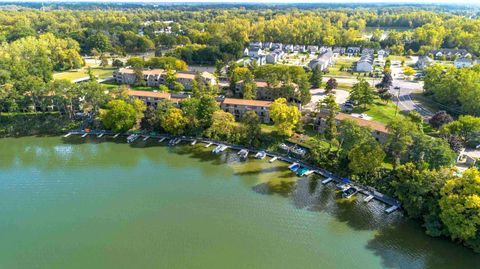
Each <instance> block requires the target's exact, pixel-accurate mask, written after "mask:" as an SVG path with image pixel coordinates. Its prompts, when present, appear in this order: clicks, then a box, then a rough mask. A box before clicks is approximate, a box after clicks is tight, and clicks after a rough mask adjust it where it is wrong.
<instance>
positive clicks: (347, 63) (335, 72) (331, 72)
mask: <svg viewBox="0 0 480 269" xmlns="http://www.w3.org/2000/svg"><path fill="white" fill-rule="evenodd" d="M356 61H358V58H348V59H347V58H339V59H337V60H336V61H335V64H334V65H332V66H330V67H329V68H328V73H327V74H326V75H325V76H342V77H354V78H355V77H356V75H355V74H353V75H352V74H350V73H349V72H348V71H346V70H349V69H351V68H352V65H353V64H354V63H355V62H356ZM342 66H343V67H344V69H345V70H342V71H340V69H341V68H342Z"/></svg>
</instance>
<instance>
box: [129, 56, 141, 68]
mask: <svg viewBox="0 0 480 269" xmlns="http://www.w3.org/2000/svg"><path fill="white" fill-rule="evenodd" d="M127 65H128V66H131V67H132V68H134V69H135V68H138V69H143V68H144V67H145V61H144V60H143V59H142V58H140V57H131V58H130V59H128V60H127Z"/></svg>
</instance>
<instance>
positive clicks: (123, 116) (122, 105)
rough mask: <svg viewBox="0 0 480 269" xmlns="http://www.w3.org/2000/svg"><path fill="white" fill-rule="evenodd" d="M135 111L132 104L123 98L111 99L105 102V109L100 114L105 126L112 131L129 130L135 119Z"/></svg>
mask: <svg viewBox="0 0 480 269" xmlns="http://www.w3.org/2000/svg"><path fill="white" fill-rule="evenodd" d="M136 116H137V115H136V112H135V109H134V108H133V106H132V105H130V104H127V103H126V102H125V101H123V100H112V101H110V102H108V104H107V110H106V111H104V112H102V113H101V114H100V118H101V120H102V123H103V125H104V126H105V128H107V129H109V130H112V131H113V132H125V131H128V130H130V129H131V128H132V127H133V126H134V125H135V121H136Z"/></svg>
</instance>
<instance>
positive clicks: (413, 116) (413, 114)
mask: <svg viewBox="0 0 480 269" xmlns="http://www.w3.org/2000/svg"><path fill="white" fill-rule="evenodd" d="M407 118H408V119H410V120H411V121H412V122H413V123H415V124H417V125H418V129H419V130H420V131H421V130H422V124H423V117H422V115H420V113H418V112H417V111H416V110H412V111H410V112H408V114H407Z"/></svg>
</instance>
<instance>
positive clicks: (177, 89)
mask: <svg viewBox="0 0 480 269" xmlns="http://www.w3.org/2000/svg"><path fill="white" fill-rule="evenodd" d="M184 90H185V87H184V86H183V84H182V83H180V82H177V81H175V82H173V91H174V92H183V91H184Z"/></svg>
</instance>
